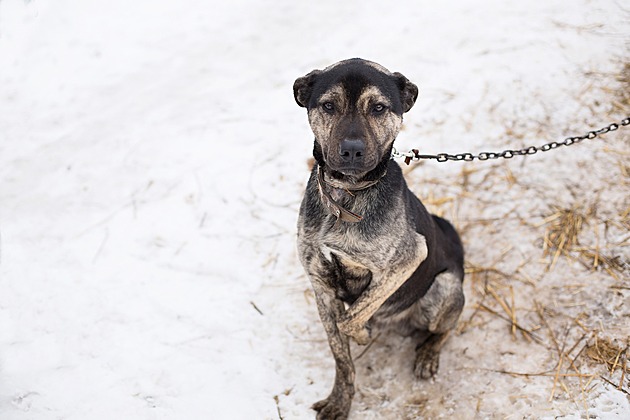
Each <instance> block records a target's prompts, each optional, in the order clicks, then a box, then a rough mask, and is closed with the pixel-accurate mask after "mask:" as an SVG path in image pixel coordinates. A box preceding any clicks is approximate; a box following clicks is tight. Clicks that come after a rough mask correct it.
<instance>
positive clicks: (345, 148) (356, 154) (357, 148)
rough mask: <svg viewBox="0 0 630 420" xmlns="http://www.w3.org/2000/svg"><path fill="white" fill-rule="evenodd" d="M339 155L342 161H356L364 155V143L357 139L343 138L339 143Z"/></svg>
mask: <svg viewBox="0 0 630 420" xmlns="http://www.w3.org/2000/svg"><path fill="white" fill-rule="evenodd" d="M339 155H340V156H341V159H342V160H343V161H344V162H358V161H360V160H363V156H364V155H365V143H364V142H363V140H358V139H344V140H343V141H342V142H341V144H340V145H339Z"/></svg>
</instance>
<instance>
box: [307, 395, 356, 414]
mask: <svg viewBox="0 0 630 420" xmlns="http://www.w3.org/2000/svg"><path fill="white" fill-rule="evenodd" d="M351 404H352V397H350V398H346V397H345V396H340V395H338V394H330V396H329V397H328V398H326V399H325V400H321V401H319V402H316V403H315V404H313V406H312V407H311V408H312V409H313V410H315V411H317V420H346V419H347V418H348V413H350V405H351Z"/></svg>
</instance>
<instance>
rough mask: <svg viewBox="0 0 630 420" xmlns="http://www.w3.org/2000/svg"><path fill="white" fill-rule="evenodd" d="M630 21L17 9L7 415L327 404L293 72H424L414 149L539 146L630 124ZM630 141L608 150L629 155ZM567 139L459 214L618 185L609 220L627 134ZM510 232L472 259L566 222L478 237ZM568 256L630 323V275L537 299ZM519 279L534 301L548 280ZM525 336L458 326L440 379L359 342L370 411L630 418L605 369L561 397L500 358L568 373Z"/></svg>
mask: <svg viewBox="0 0 630 420" xmlns="http://www.w3.org/2000/svg"><path fill="white" fill-rule="evenodd" d="M627 14H628V10H627V8H625V9H624V7H623V5H622V4H621V3H620V2H616V1H608V0H598V1H586V0H579V1H577V2H572V3H571V5H570V6H568V5H567V3H566V2H563V1H560V0H546V1H532V2H507V1H494V0H488V1H477V2H467V1H465V0H458V1H451V2H434V1H426V0H424V1H400V2H397V3H395V4H392V3H386V2H377V1H372V0H368V1H361V2H359V1H346V2H334V1H330V0H327V1H321V2H318V3H317V5H313V4H307V3H304V2H292V1H287V0H281V1H276V2H273V3H265V2H254V1H249V0H237V1H232V2H207V1H200V0H191V1H189V2H176V1H167V0H153V1H136V2H128V1H122V0H114V1H112V0H109V1H104V0H89V1H87V0H86V1H82V2H73V1H69V0H57V1H55V2H51V1H45V0H31V1H17V0H2V1H0V85H1V86H2V89H1V90H0V285H1V288H0V290H1V292H0V418H2V419H11V420H12V419H16V420H18V419H35V420H36V419H50V418H55V419H86V418H89V419H111V418H133V419H162V418H164V419H194V418H213V419H277V418H279V417H280V416H282V418H284V419H294V418H295V419H302V418H313V417H314V412H313V411H311V410H310V408H309V407H310V405H311V404H312V403H313V402H315V401H317V400H318V399H321V398H323V397H325V396H326V395H327V392H328V391H329V389H330V387H331V385H332V375H333V372H334V367H333V361H332V358H331V357H330V354H329V351H328V348H327V342H326V338H325V334H324V332H323V329H322V328H321V326H320V324H319V320H318V317H317V312H316V308H315V305H314V301H313V297H312V294H311V292H310V291H309V284H308V280H307V279H306V277H305V276H304V274H303V271H302V268H301V267H300V265H299V262H298V260H297V256H296V251H295V224H296V220H297V209H298V206H299V202H300V199H301V194H302V190H303V187H304V185H305V181H306V178H307V176H308V167H307V159H308V157H309V155H310V152H311V149H312V134H311V133H310V130H309V128H308V125H307V122H306V115H305V112H304V110H303V109H300V108H298V107H297V105H296V104H295V102H294V99H293V97H292V90H291V86H292V83H293V81H294V80H295V79H296V78H297V77H299V76H302V75H304V74H306V73H307V72H308V71H310V70H312V69H314V68H323V67H325V66H327V65H329V64H331V63H333V62H335V61H338V60H340V59H344V58H349V57H363V58H367V59H371V60H374V61H377V62H379V63H381V64H383V65H385V66H386V67H388V68H389V69H390V70H392V71H400V72H402V73H403V74H405V75H406V76H407V77H408V78H409V79H410V80H412V81H414V82H416V83H417V84H418V86H419V87H420V98H419V100H418V102H417V104H416V105H415V107H414V108H413V109H412V110H411V112H410V113H409V114H407V115H406V116H405V122H406V126H405V129H404V131H403V132H402V133H401V135H400V137H399V140H398V141H397V147H398V149H399V150H407V149H409V148H411V147H418V146H419V145H421V146H422V147H423V150H425V151H427V152H436V153H437V152H462V151H471V152H476V151H482V150H502V148H504V147H522V146H525V145H529V144H530V143H532V142H533V144H536V145H538V144H541V143H542V142H543V141H541V138H545V139H548V140H549V141H550V140H555V139H559V138H562V137H563V136H566V135H573V134H583V133H584V132H586V131H587V130H590V129H595V128H600V127H601V126H603V125H605V124H608V123H610V122H614V121H615V119H617V120H619V119H621V118H623V117H625V116H626V115H624V114H623V113H620V112H617V113H614V112H611V111H610V110H609V109H608V108H607V105H606V104H607V103H608V102H610V100H611V99H610V95H611V93H610V92H608V96H606V94H607V93H606V90H605V87H607V86H610V85H611V84H613V83H614V75H615V74H616V73H615V72H619V71H620V62H622V60H624V59H625V60H627V55H626V56H624V51H626V50H627V39H628V34H629V33H630V27H629V25H628V19H627ZM592 74H596V76H589V75H592ZM625 111H626V112H627V109H626V110H625ZM506 126H509V127H511V131H512V133H514V134H515V137H514V138H509V137H510V136H506V134H507V133H506V129H505V127H506ZM541 127H542V128H541ZM626 130H627V129H626ZM518 135H521V137H518ZM627 135H628V134H627V133H622V132H621V131H619V132H618V133H614V134H611V135H609V136H608V137H607V139H609V140H610V142H612V143H611V146H610V147H613V148H617V149H623V148H624V147H625V150H626V152H627V144H628V143H627V138H628V137H627ZM624 136H625V137H624ZM624 138H625V139H626V141H625V143H624V142H623V139H624ZM517 141H518V142H522V144H515V142H517ZM594 148H595V149H594ZM552 153H555V152H549V154H545V156H536V157H531V158H526V159H529V160H528V161H527V162H524V161H520V162H517V161H516V160H513V161H511V162H512V163H511V164H512V165H514V166H507V167H509V168H510V170H511V171H513V173H514V174H515V175H517V176H518V177H519V179H524V182H525V184H526V186H527V188H523V189H521V190H518V189H510V187H508V186H506V185H504V184H501V183H498V184H496V185H485V184H484V188H485V190H482V191H480V192H478V194H477V195H478V196H479V197H480V198H483V199H485V201H484V202H483V206H482V205H481V204H480V202H474V201H466V202H465V203H464V202H462V204H461V207H462V210H460V212H459V213H457V215H455V217H457V218H458V223H460V224H466V223H467V220H471V219H470V218H472V217H473V216H475V217H477V216H478V217H480V218H482V217H501V216H502V215H504V214H507V210H508V209H511V208H512V207H514V206H516V207H518V210H517V212H518V214H519V215H520V216H524V215H527V214H532V216H535V217H538V219H536V220H537V221H540V216H541V214H540V212H541V211H542V209H545V208H547V207H548V205H549V197H552V198H553V200H557V202H558V203H560V204H565V203H570V202H572V200H573V198H574V196H575V194H576V191H577V192H578V193H580V192H584V195H585V196H587V197H589V198H588V199H590V197H591V194H587V192H593V191H598V192H599V195H600V196H601V197H603V198H605V199H606V200H603V201H605V202H606V203H609V206H610V207H604V208H602V210H601V211H602V212H604V213H605V212H607V211H608V212H613V210H614V209H616V208H617V207H615V206H622V205H623V202H624V200H627V196H628V184H627V182H626V183H624V182H623V181H622V182H617V181H615V182H614V183H611V184H606V182H605V181H606V180H609V179H610V178H611V175H610V174H609V172H610V171H612V169H611V168H614V167H616V165H617V162H616V160H615V158H613V157H611V156H610V154H609V153H607V151H606V149H605V147H604V146H601V145H596V144H595V143H588V145H587V144H583V145H580V146H574V148H572V149H571V150H570V151H569V150H568V149H567V152H566V153H567V154H566V155H564V156H565V158H564V159H563V158H560V157H559V156H558V155H553V154H552ZM591 156H597V157H598V158H599V160H597V161H596V162H595V163H593V160H591V159H590V158H591ZM515 159H516V158H515ZM448 165H450V166H448ZM476 165H479V166H474V167H475V168H480V167H481V165H482V164H481V163H479V164H476ZM419 168H420V169H418V170H417V171H416V170H414V171H413V172H409V179H410V185H412V188H414V191H416V192H417V193H418V194H419V195H420V196H421V198H423V199H424V200H426V199H427V198H428V197H430V196H431V194H432V192H433V191H437V188H440V190H439V191H440V193H441V194H443V195H445V194H454V191H456V190H457V188H458V187H457V185H451V186H444V185H437V184H436V183H435V182H433V181H432V180H440V179H441V180H444V179H450V178H452V179H454V180H457V179H458V178H457V177H458V176H459V174H460V171H461V168H462V166H461V165H460V164H459V163H452V164H439V165H438V164H437V163H435V164H434V163H427V164H424V165H420V166H419ZM499 168H500V170H503V169H502V168H504V167H503V166H501V167H499ZM580 168H582V169H580ZM484 170H485V169H484ZM578 170H583V171H584V172H583V173H580V174H579V175H577V174H578V172H576V171H578ZM481 175H483V172H482V173H481ZM481 175H480V176H481ZM472 177H473V179H474V177H475V175H473V176H472ZM576 178H577V181H576ZM549 190H550V191H551V192H549ZM541 191H543V192H545V191H546V192H547V195H545V196H541V195H540V194H542V192H541ZM539 193H540V194H539ZM489 200H492V203H490V204H489ZM466 206H469V207H466ZM626 206H627V204H626ZM456 207H457V206H454V207H453V208H449V209H448V211H449V212H450V211H452V212H456V211H457V208H456ZM477 207H479V208H477ZM611 214H612V213H611ZM447 216H451V215H450V214H447ZM466 218H469V219H466ZM506 220H507V219H506ZM504 222H505V221H504ZM488 229H489V228H487V227H480V226H471V227H470V229H469V230H468V232H467V233H466V235H465V241H466V246H467V255H468V257H469V258H470V259H471V260H473V261H476V262H485V263H486V264H490V262H492V261H495V260H496V257H497V256H500V255H501V254H502V253H503V252H504V251H506V249H508V250H509V251H506V252H507V255H508V256H507V258H506V259H505V260H503V261H502V262H501V264H503V269H505V270H506V271H509V270H508V269H509V268H510V267H511V270H512V271H513V270H514V268H515V267H516V266H518V265H519V264H520V262H521V260H522V259H523V258H529V256H530V255H531V252H532V250H534V255H536V256H537V257H540V255H541V253H540V252H539V251H538V250H536V248H535V245H536V238H539V237H541V236H542V231H543V229H544V228H543V227H538V228H535V227H530V228H529V230H523V229H525V228H515V227H514V226H510V225H506V224H505V223H504V224H502V225H501V229H505V230H504V232H506V233H505V234H502V235H499V234H496V235H494V236H492V238H499V239H498V241H501V242H496V243H487V242H486V240H485V239H484V240H480V241H476V240H475V238H476V237H480V236H483V235H485V234H487V231H488ZM602 231H603V229H602ZM626 233H627V232H626ZM536 235H538V236H536ZM623 236H624V232H621V233H620V234H619V237H623ZM538 245H539V244H538ZM620 252H623V250H622V251H620ZM626 257H627V256H626ZM544 266H545V264H544V263H541V262H540V261H532V264H531V267H532V268H531V269H530V268H528V269H526V270H525V271H526V272H527V273H529V274H530V275H531V276H532V277H536V276H537V274H538V273H541V272H542V270H543V268H544ZM528 267H529V266H528ZM527 270H529V271H527ZM564 273H568V274H566V276H570V277H571V281H574V282H575V283H580V282H592V281H593V282H598V284H600V283H601V284H602V285H603V286H602V287H603V288H602V289H598V288H596V287H594V288H593V290H591V289H588V290H584V291H581V292H580V293H582V294H581V295H580V297H581V298H583V300H584V301H586V302H587V309H588V310H589V311H593V312H594V313H597V314H599V313H601V314H603V315H602V316H601V318H599V320H604V321H605V322H606V328H607V331H608V332H609V333H611V334H612V335H614V336H616V337H621V338H624V337H625V338H627V337H630V331H628V329H629V327H628V325H627V319H628V318H627V317H628V309H627V308H628V306H629V305H628V299H629V298H628V296H629V295H628V294H627V293H625V292H624V291H623V290H621V291H619V294H618V295H616V296H611V295H610V294H609V293H607V292H608V291H609V290H610V289H608V288H607V287H608V286H609V285H610V284H612V283H611V281H612V280H610V279H609V278H608V277H606V275H605V273H601V272H597V273H593V272H591V271H584V270H583V269H582V268H581V267H578V266H576V264H571V263H569V262H565V261H560V262H559V264H558V266H557V267H556V268H555V270H554V271H553V272H552V273H550V274H549V275H547V276H545V277H544V278H543V280H541V281H540V283H539V284H538V285H537V289H536V292H535V293H536V294H537V296H538V297H539V298H540V299H541V300H543V301H545V302H547V301H552V300H553V299H555V298H556V297H557V296H556V295H555V293H556V292H557V291H558V289H557V288H558V287H560V286H559V285H560V284H561V283H562V282H563V281H564V276H565V274H564ZM580 276H581V277H580ZM541 278H542V277H541ZM604 286H605V287H604ZM467 287H468V289H467V294H468V295H469V296H468V297H467V299H468V304H467V308H466V311H465V313H464V315H463V316H462V320H465V319H469V318H470V317H471V314H472V313H473V311H474V305H475V303H476V300H475V299H476V298H475V297H474V294H473V285H471V284H470V282H469V283H467ZM514 287H515V288H517V293H518V295H517V297H518V298H519V299H521V298H522V299H523V305H525V303H526V302H528V301H527V300H526V299H527V298H526V295H530V294H532V293H533V292H532V289H531V288H528V287H529V286H522V285H520V283H518V282H516V283H514ZM624 293H625V294H624ZM599 302H602V303H601V304H600V303H599ZM624 305H625V306H624ZM598 311H599V312H598ZM607 314H608V315H607ZM610 314H612V315H610ZM524 316H525V315H524ZM541 335H542V333H541ZM506 337H509V333H506V332H505V325H504V324H503V323H501V321H500V320H493V319H490V320H486V322H485V323H483V324H481V325H479V326H476V327H475V328H474V329H469V330H467V331H462V332H461V333H459V334H455V335H454V336H453V337H451V339H450V340H449V342H448V344H447V346H446V348H445V349H444V352H443V356H442V363H441V368H440V373H439V375H438V377H436V378H435V379H434V380H431V381H428V382H418V381H416V380H415V379H414V378H413V377H412V374H411V369H410V361H411V360H412V357H413V345H412V343H411V342H410V341H409V340H408V339H402V338H398V337H393V336H391V337H390V336H389V335H388V334H384V335H383V336H382V339H379V340H378V342H377V343H375V344H374V346H373V347H372V348H371V349H370V351H369V352H368V353H366V354H365V356H364V357H362V358H360V359H359V360H357V372H358V373H357V387H358V392H357V396H356V398H355V402H354V405H353V411H352V412H351V418H366V419H367V418H370V419H371V418H374V419H376V418H392V419H398V418H414V416H420V415H422V416H424V417H430V418H437V417H444V418H448V417H453V416H455V417H457V418H466V417H468V418H473V417H474V416H477V417H479V418H494V417H498V418H504V417H508V416H512V417H513V418H538V417H545V416H548V417H549V418H552V417H554V416H559V417H561V418H567V419H568V418H581V416H584V415H590V416H592V417H595V418H602V419H612V418H624V417H625V418H628V417H629V416H630V414H629V413H630V403H629V402H628V398H627V396H626V395H625V394H623V393H622V392H621V391H618V390H616V389H614V388H613V387H612V386H610V385H608V384H606V383H603V382H597V381H596V382H595V383H596V384H597V385H596V388H595V389H594V390H592V391H591V393H590V394H589V395H588V398H587V400H586V405H587V406H588V410H586V409H585V408H584V407H583V405H579V404H574V401H572V400H571V399H570V398H568V397H566V395H565V394H562V395H560V394H561V390H560V389H559V390H558V391H557V392H556V394H558V395H559V396H558V397H557V398H555V399H554V400H553V401H552V402H549V401H548V400H547V399H548V398H549V395H550V392H551V387H552V384H553V381H552V380H550V378H536V377H527V378H526V377H518V376H511V375H500V374H497V373H492V372H489V371H483V370H478V369H477V368H483V369H500V368H501V366H503V367H505V366H509V368H510V369H509V370H510V371H517V372H525V371H526V372H538V371H542V370H544V369H543V368H542V367H541V366H540V364H541V363H544V364H545V366H544V368H545V369H546V368H549V367H551V368H553V366H554V365H553V363H552V361H550V360H548V359H545V358H544V357H543V356H541V355H538V354H536V353H535V352H534V350H535V347H532V345H531V344H527V342H526V341H523V340H520V341H514V340H509V339H506ZM528 346H529V347H528ZM533 349H534V350H533ZM362 350H363V348H361V347H358V346H355V347H354V348H353V352H354V354H355V356H356V355H358V354H360V353H361V351H362ZM533 352H534V353H533ZM625 388H626V389H628V383H627V382H626V385H625ZM578 400H579V399H578ZM416 409H418V410H420V411H419V412H416V411H414V410H416ZM422 410H424V411H422ZM475 410H476V411H475ZM418 413H422V414H418Z"/></svg>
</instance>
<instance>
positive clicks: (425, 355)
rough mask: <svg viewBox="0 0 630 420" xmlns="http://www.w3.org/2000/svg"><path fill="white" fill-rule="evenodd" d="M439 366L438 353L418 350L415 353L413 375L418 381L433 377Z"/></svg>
mask: <svg viewBox="0 0 630 420" xmlns="http://www.w3.org/2000/svg"><path fill="white" fill-rule="evenodd" d="M439 366H440V353H439V352H435V351H431V350H429V349H423V348H419V349H418V350H417V353H416V363H415V366H414V373H415V375H416V377H417V378H418V379H429V378H432V377H433V376H435V374H436V373H437V371H438V368H439Z"/></svg>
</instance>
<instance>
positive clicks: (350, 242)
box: [293, 58, 464, 420]
mask: <svg viewBox="0 0 630 420" xmlns="http://www.w3.org/2000/svg"><path fill="white" fill-rule="evenodd" d="M293 94H294V97H295V101H296V102H297V103H298V105H300V106H301V107H304V108H306V110H307V112H308V121H309V124H310V127H311V129H312V131H313V133H314V135H315V142H314V147H313V157H314V158H315V165H314V166H313V169H312V172H311V175H310V178H309V181H308V184H307V186H306V191H305V194H304V198H303V200H302V204H301V206H300V212H299V218H298V235H297V243H298V251H299V256H300V261H301V263H302V265H303V266H304V269H305V271H306V273H307V275H308V277H309V279H310V281H311V284H312V287H313V291H314V294H315V298H316V302H317V309H318V312H319V316H320V319H321V322H322V324H323V326H324V329H325V330H326V334H327V336H328V342H329V345H330V349H331V351H332V354H333V357H334V359H335V364H336V369H335V380H334V385H333V388H332V391H331V393H330V395H329V396H328V397H327V398H326V399H324V400H322V401H319V402H317V403H315V404H314V405H313V407H312V408H313V409H314V410H315V411H317V419H320V420H321V419H346V418H347V417H348V414H349V411H350V406H351V404H352V398H353V396H354V392H355V389H354V378H355V369H354V364H353V361H352V357H351V354H350V345H349V340H350V339H353V340H355V341H356V342H357V343H359V344H361V345H365V344H367V343H368V341H369V336H370V330H371V328H372V327H377V326H378V327H389V328H393V329H394V330H396V331H398V332H400V333H401V334H404V335H407V336H413V337H417V347H416V356H415V363H414V372H415V375H416V376H417V377H419V378H423V379H426V378H430V377H432V376H433V375H435V374H436V372H437V370H438V365H439V352H440V348H441V347H442V345H443V343H444V340H445V338H446V337H447V334H448V333H449V331H451V330H452V329H453V328H454V327H455V325H456V323H457V320H458V318H459V315H460V314H461V311H462V308H463V306H464V293H463V288H462V283H463V279H464V268H463V266H464V250H463V246H462V242H461V240H460V238H459V236H458V234H457V232H456V230H455V229H454V227H453V226H452V225H451V224H450V223H449V222H447V221H446V220H444V219H442V218H440V217H437V216H435V215H430V214H429V213H428V212H427V210H426V209H425V207H424V205H423V204H422V203H421V202H420V200H419V199H418V198H417V197H416V196H415V195H414V194H413V193H412V192H411V191H410V190H409V188H408V187H407V184H406V182H405V179H404V178H403V174H402V170H401V168H400V166H398V164H397V163H395V162H394V161H393V160H392V159H391V152H392V148H393V143H394V140H395V139H396V136H397V135H398V133H399V131H400V128H401V125H402V120H403V117H402V116H403V114H404V113H406V112H407V111H409V110H410V109H411V107H412V106H413V105H414V103H415V101H416V99H417V97H418V88H417V87H416V85H414V84H413V83H411V82H410V81H409V80H408V79H407V78H406V77H405V76H403V75H402V74H400V73H391V72H390V71H389V70H387V69H386V68H384V67H383V66H381V65H379V64H376V63H374V62H371V61H367V60H363V59H359V58H354V59H349V60H344V61H340V62H338V63H336V64H333V65H331V66H329V67H327V68H325V69H324V70H313V71H311V72H310V73H308V74H307V75H306V76H304V77H300V78H298V79H297V80H296V81H295V83H294V85H293Z"/></svg>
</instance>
